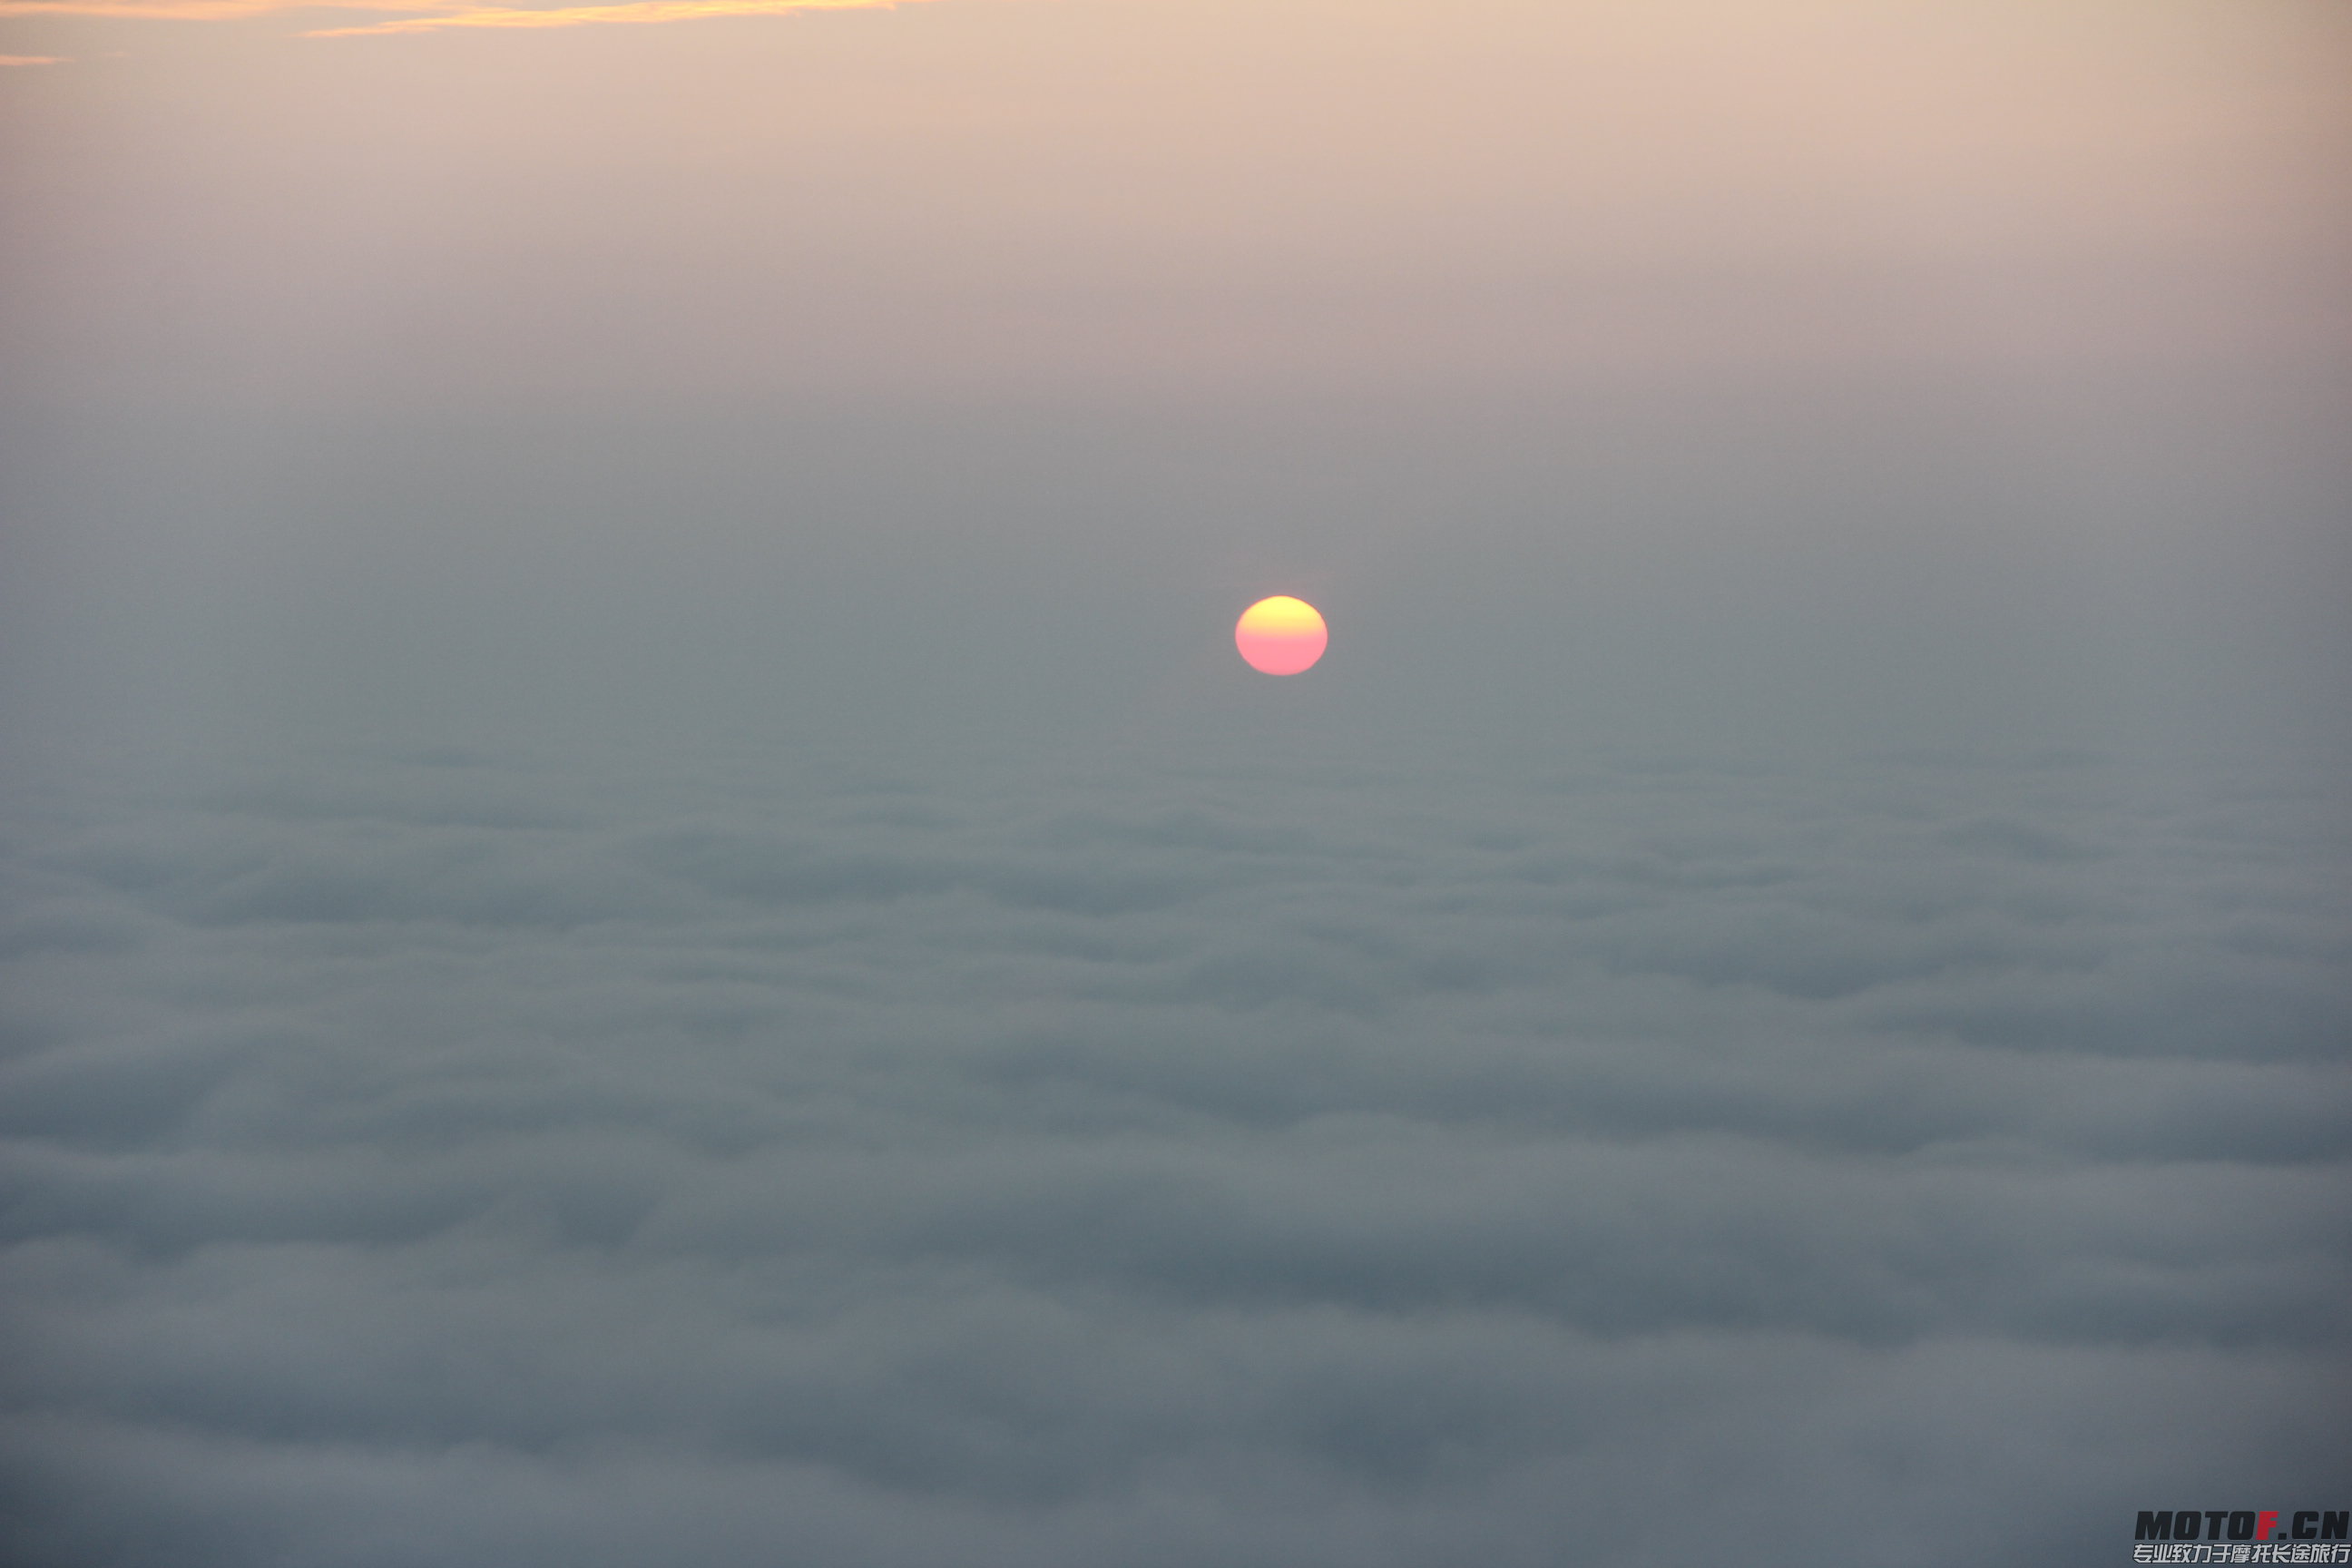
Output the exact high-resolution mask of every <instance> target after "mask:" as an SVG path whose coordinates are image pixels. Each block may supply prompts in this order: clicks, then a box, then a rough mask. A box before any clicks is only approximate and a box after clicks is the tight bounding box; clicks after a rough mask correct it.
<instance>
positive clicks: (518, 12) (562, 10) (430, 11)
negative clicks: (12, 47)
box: [0, 0, 919, 65]
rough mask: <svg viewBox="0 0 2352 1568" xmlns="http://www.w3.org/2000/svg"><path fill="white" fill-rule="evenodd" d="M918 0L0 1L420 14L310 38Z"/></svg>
mask: <svg viewBox="0 0 2352 1568" xmlns="http://www.w3.org/2000/svg"><path fill="white" fill-rule="evenodd" d="M916 3H919V0H623V3H621V4H619V5H558V6H550V7H547V8H545V9H539V10H535V9H528V8H524V7H521V6H511V5H474V4H469V3H467V0H0V19H5V18H7V17H10V16H112V17H117V18H122V19H129V20H145V21H154V22H239V21H245V20H247V19H249V18H251V17H255V16H268V15H271V14H273V13H276V12H281V11H409V12H424V13H425V15H423V16H402V17H400V18H398V19H397V20H394V21H388V22H379V23H373V24H370V25H369V26H359V27H321V28H318V29H316V30H314V31H311V32H309V33H306V34H304V35H303V37H310V38H347V37H359V36H362V35H367V34H374V33H429V32H435V31H437V30H439V29H441V28H443V27H585V26H597V25H600V24H613V23H619V24H637V25H644V24H648V23H655V22H694V21H699V20H701V19H702V18H704V17H707V16H791V15H793V13H795V12H800V11H894V10H896V9H898V6H900V5H910V4H916ZM0 62H5V63H9V64H19V65H39V64H47V63H49V62H47V61H46V60H44V59H41V58H37V57H34V56H0Z"/></svg>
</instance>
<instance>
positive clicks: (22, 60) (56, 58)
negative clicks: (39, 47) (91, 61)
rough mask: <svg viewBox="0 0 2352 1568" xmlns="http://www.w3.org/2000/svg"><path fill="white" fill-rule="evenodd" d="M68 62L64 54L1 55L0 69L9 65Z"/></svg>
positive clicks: (56, 64) (51, 64) (46, 64)
mask: <svg viewBox="0 0 2352 1568" xmlns="http://www.w3.org/2000/svg"><path fill="white" fill-rule="evenodd" d="M67 63H68V62H67V58H66V57H65V56H63V55H0V69H5V68H7V67H9V66H61V65H65V64H67Z"/></svg>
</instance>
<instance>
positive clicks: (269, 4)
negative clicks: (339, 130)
mask: <svg viewBox="0 0 2352 1568" xmlns="http://www.w3.org/2000/svg"><path fill="white" fill-rule="evenodd" d="M455 3H459V0H0V20H5V19H6V18H8V17H11V16H112V17H116V18H120V19H127V20H131V21H148V22H241V21H244V20H246V19H247V18H248V17H252V16H268V15H269V14H270V13H271V12H273V11H433V10H440V9H445V8H446V7H447V5H450V4H455Z"/></svg>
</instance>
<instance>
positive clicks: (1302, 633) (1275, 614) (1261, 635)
mask: <svg viewBox="0 0 2352 1568" xmlns="http://www.w3.org/2000/svg"><path fill="white" fill-rule="evenodd" d="M1330 640H1331V634H1330V631H1329V629H1328V628H1327V627H1326V626H1324V625H1323V614H1322V612H1321V611H1319V610H1318V609H1317V608H1316V607H1315V606H1314V605H1310V604H1308V603H1307V601H1306V600H1304V599H1294V598H1292V597H1291V596H1290V595H1287V594H1276V595H1275V596H1274V597H1273V598H1271V599H1260V600H1259V601H1258V602H1257V603H1256V604H1255V605H1251V606H1250V607H1249V608H1248V609H1246V610H1244V611H1243V612H1242V618H1241V619H1240V620H1239V621H1238V622H1236V623H1234V647H1238V648H1239V649H1241V650H1242V658H1244V660H1246V661H1247V662H1248V664H1249V667H1250V668H1252V669H1255V670H1258V671H1260V672H1262V673H1264V674H1266V675H1297V673H1298V672H1299V671H1300V670H1303V669H1310V668H1314V664H1315V661H1316V660H1317V659H1318V658H1322V657H1323V648H1324V645H1325V644H1327V643H1328V642H1329V641H1330Z"/></svg>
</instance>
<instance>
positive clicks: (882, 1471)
mask: <svg viewBox="0 0 2352 1568" xmlns="http://www.w3.org/2000/svg"><path fill="white" fill-rule="evenodd" d="M2339 791H2340V785H2339V784H2336V782H2335V780H2334V778H2333V776H2332V775H2331V774H2329V773H2326V772H2324V771H2320V770H2315V769H2312V770H2301V771H2298V770H2296V769H2294V768H2291V767H2287V766H2284V765H2282V764H2280V763H2277V761H2276V759H2269V760H2267V761H2263V762H2262V763H2251V762H2241V763H2231V762H2229V761H2227V760H2222V761H2218V762H2213V763H2201V764H2197V765H2190V764H2188V763H2169V764H2167V765H2164V766H2161V767H2152V766H2149V765H2147V764H2146V763H2144V762H2142V761H2136V760H2134V759H2131V758H2128V757H2124V756H2118V755H2109V754H2103V753H2099V752H2091V751H2078V752H2063V751H2044V752H2024V753H2019V754H2012V755H2000V754H1995V753H1992V752H1984V753H1981V754H1974V755H1956V754H1950V753H1924V752H1923V753H1905V752H1878V753H1875V754H1854V755H1846V756H1834V757H1833V756H1831V755H1828V754H1826V753H1823V752H1814V753H1812V754H1810V755H1806V756H1802V757H1791V756H1773V755H1769V754H1766V753H1762V752H1735V751H1731V750H1727V751H1726V752H1724V753H1723V754H1720V755H1709V754H1705V753H1701V752H1675V753H1667V752H1657V751H1654V750H1652V751H1644V750H1643V748H1641V747H1639V746H1630V745H1629V746H1624V747H1619V748H1616V749H1615V750H1614V751H1612V752H1609V753H1608V754H1605V755H1588V754H1579V755H1576V756H1574V757H1573V758H1570V757H1568V756H1566V755H1556V756H1550V757H1546V756H1543V755H1539V754H1534V753H1528V754H1522V755H1517V756H1512V757H1502V756H1492V755H1482V754H1475V753H1467V752H1465V753H1462V754H1456V755H1452V756H1446V755H1444V754H1439V753H1434V752H1433V753H1426V754H1421V755H1418V756H1416V757H1414V758H1411V759H1408V758H1403V757H1400V756H1381V755H1379V754H1376V753H1374V752H1370V751H1368V750H1366V749H1363V748H1358V749H1357V750H1356V751H1355V752H1349V749H1348V748H1347V747H1345V746H1343V745H1335V746H1329V747H1317V746H1301V747H1298V748H1297V749H1294V750H1289V751H1284V750H1280V749H1270V748H1268V747H1266V746H1265V745H1263V744H1255V745H1247V746H1245V745H1241V744H1235V745H1234V746H1231V747H1228V748H1225V749H1224V750H1223V751H1220V750H1219V749H1217V748H1215V747H1204V746H1201V745H1196V744H1188V745H1185V746H1181V747H1175V746H1154V745H1153V744H1151V743H1150V742H1146V741H1139V740H1136V739H1133V738H1130V739H1129V740H1128V741H1125V742H1120V743H1118V744H1117V745H1106V746H1104V747H1102V748H1100V749H1098V750H1094V751H1088V750H1086V749H1084V748H1072V747H1062V748H1059V749H1055V750H1052V751H1050V752H1045V753H1028V754H1024V753H1023V752H1020V751H1019V750H1018V749H1015V748H997V749H993V750H991V749H988V748H983V747H971V748H967V749H965V750H964V751H962V752H955V751H954V749H953V748H945V749H943V750H942V751H940V752H936V753H934V754H931V755H929V756H921V755H918V754H916V753H914V752H889V753H886V752H883V751H881V750H879V749H873V750H868V751H860V750H859V749H857V748H855V747H849V748H842V747H834V748H832V749H830V750H827V749H822V748H805V749H804V748H798V747H795V746H793V745H791V744H788V743H783V742H778V743H776V744H774V745H772V746H769V745H757V744H751V743H745V744H740V745H734V746H730V747H724V748H716V747H708V746H706V747H703V748H700V749H698V750H679V751H659V750H654V749H648V748H637V749H626V748H616V749H610V750H607V751H605V752H594V751H593V749H591V750H589V751H566V750H564V749H562V748H560V747H553V746H546V745H541V746H538V747H532V746H528V745H520V744H518V745H516V746H513V747H510V748H505V749H500V748H498V747H495V746H490V747H474V748H466V747H437V748H436V747H406V748H403V747H395V746H384V745H374V746H369V745H340V746H331V745H327V744H324V743H320V744H317V745H311V746H307V747H296V746H288V747H284V748H281V749H280V750H278V752H274V753H271V754H268V755H251V756H245V757H241V758H239V759H238V761H237V762H236V764H235V765H233V766H226V767H215V768H206V769H202V770H195V771H194V772H191V771H188V770H184V769H179V768H176V767H174V766H172V765H170V763H169V759H165V760H164V761H163V763H157V762H155V761H153V760H152V759H150V760H146V761H142V760H139V759H136V758H126V757H115V758H112V759H110V760H105V761H90V760H89V759H84V760H83V761H82V762H79V763H70V764H68V763H64V762H59V763H58V764H57V765H55V766H49V767H46V768H43V769H39V770H33V771H30V772H28V773H26V776H25V777H24V779H23V780H21V781H20V782H19V783H18V784H17V785H16V787H15V788H13V789H12V791H11V794H10V803H9V817H8V821H7V824H6V826H5V850H6V865H7V898H8V905H7V917H6V923H5V928H0V954H5V964H6V967H5V986H6V989H7V994H8V995H9V997H10V999H11V1005H10V1008H9V1010H8V1017H9V1023H8V1025H7V1033H6V1036H5V1067H0V1135H5V1143H0V1161H4V1162H5V1163H0V1173H5V1174H4V1175H0V1182H5V1185H0V1227H5V1228H0V1239H5V1250H0V1302H5V1314H6V1321H5V1337H6V1343H7V1345H8V1347H9V1350H8V1354H7V1356H6V1358H5V1383H0V1396H5V1414H4V1415H0V1454H4V1455H5V1474H6V1475H7V1476H8V1478H9V1483H8V1494H7V1496H6V1498H5V1511H4V1512H0V1518H5V1521H6V1523H5V1529H6V1531H7V1533H8V1535H9V1537H10V1539H11V1541H12V1542H13V1543H12V1544H11V1545H10V1547H9V1549H8V1550H9V1561H11V1562H14V1563H24V1564H26V1565H27V1568H68V1565H72V1568H103V1565H110V1564H112V1565H124V1568H129V1565H145V1564H153V1563H167V1562H168V1563H174V1564H181V1565H185V1568H205V1565H212V1564H218V1565H222V1568H231V1565H235V1568H251V1565H256V1564H268V1563H283V1564H301V1565H305V1568H309V1565H318V1568H394V1565H399V1564H434V1565H436V1568H462V1565H473V1564H480V1565H485V1568H488V1565H493V1564H496V1565H499V1568H521V1565H530V1564H542V1563H543V1564H548V1565H551V1568H553V1565H562V1568H604V1565H610V1568H636V1565H640V1564H645V1563H665V1564H675V1565H690V1564H711V1565H721V1564H728V1565H731V1564H740V1563H755V1562H757V1563H797V1564H811V1565H824V1568H835V1565H840V1568H852V1565H858V1568H863V1565H868V1564H870V1565H874V1568H885V1565H889V1568H900V1565H903V1568H954V1565H958V1564H971V1565H974V1568H978V1565H982V1564H986V1565H999V1564H1012V1563H1020V1564H1024V1565H1035V1568H1096V1565H1101V1564H1112V1563H1117V1564H1139V1565H1140V1564H1167V1565H1169V1568H1192V1565H1197V1564H1203V1563H1218V1564H1233V1565H1252V1564H1264V1565H1265V1568H1303V1565H1308V1564H1324V1563H1328V1564H1332V1565H1334V1568H1339V1565H1342V1564H1344V1565H1348V1568H1369V1565H1397V1568H1405V1565H1414V1568H1419V1565H1433V1564H1440V1563H1481V1564H1488V1565H1492V1568H1517V1565H1528V1568H1533V1565H1536V1564H1551V1563H1562V1562H1570V1561H1577V1562H1596V1563H1601V1562H1605V1563H1628V1564H1643V1563H1656V1564H1687V1563H1696V1562H1724V1563H1730V1562H1742V1563H1852V1564H1871V1565H1879V1568H1886V1565H1895V1564H1913V1563H1916V1564H1942V1563H1952V1564H1958V1563H1988V1562H1996V1561H1998V1562H2018V1563H2078V1562H2084V1561H2095V1560H2097V1559H2098V1558H2099V1557H2100V1556H2101V1555H2103V1554H2116V1555H2120V1549H2119V1548H2117V1547H2116V1545H2115V1543H2116V1542H2119V1541H2126V1540H2127V1536H2126V1535H2125V1534H2124V1533H2122V1532H2123V1531H2126V1530H2127V1529H2128V1521H2129V1518H2130V1510H2135V1509H2137V1508H2142V1507H2156V1506H2158V1505H2163V1506H2167V1507H2170V1506H2175V1505H2178V1506H2190V1505H2195V1506H2198V1507H2207V1506H2221V1505H2224V1504H2226V1505H2228V1506H2231V1507H2235V1506H2239V1505H2241V1504H2244V1505H2246V1506H2252V1505H2253V1504H2255V1503H2260V1504H2262V1505H2263V1506H2270V1505H2271V1504H2273V1503H2276V1504H2278V1505H2280V1506H2294V1507H2301V1506H2305V1504H2312V1505H2313V1506H2316V1503H2314V1502H2313V1500H2314V1499H2317V1500H2318V1502H2326V1503H2332V1502H2335V1501H2338V1500H2340V1498H2338V1497H2337V1496H2336V1495H2335V1493H2334V1491H2333V1490H2332V1489H2334V1488H2336V1487H2338V1486H2340V1482H2341V1479H2342V1478H2343V1476H2344V1475H2345V1474H2346V1473H2347V1472H2346V1469H2345V1460H2346V1458H2347V1444H2346V1441H2345V1436H2344V1426H2343V1422H2342V1419H2341V1412H2342V1410H2343V1408H2344V1405H2345V1401H2346V1395H2347V1392H2352V1391H2347V1388H2346V1386H2345V1384H2346V1381H2347V1380H2346V1379H2345V1377H2344V1369H2345V1364H2346V1363H2345V1356H2344V1345H2345V1335H2346V1330H2347V1310H2346V1308H2347V1302H2352V1268H2347V1255H2346V1248H2345V1247H2344V1241H2345V1230H2346V1219H2347V1205H2346V1202H2345V1193H2346V1163H2347V1154H2352V1129H2347V1110H2352V1082H2347V1075H2346V1072H2345V1062H2344V1052H2343V1047H2344V1044H2345V1037H2346V1021H2347V1018H2352V996H2347V963H2346V959H2347V949H2352V921H2347V913H2348V912H2352V910H2347V903H2352V879H2347V876H2346V871H2347V865H2346V859H2347V856H2346V854H2345V849H2346V846H2345V843H2344V839H2343V837H2342V836H2341V833H2340V827H2341V826H2342V817H2341V811H2340V805H2339V804H2338V797H2339ZM2323 1492H2325V1493H2327V1494H2328V1495H2326V1496H2324V1497H2323V1496H2321V1495H2320V1494H2321V1493H2323Z"/></svg>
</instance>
